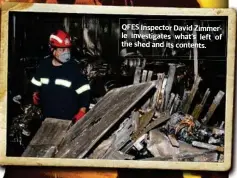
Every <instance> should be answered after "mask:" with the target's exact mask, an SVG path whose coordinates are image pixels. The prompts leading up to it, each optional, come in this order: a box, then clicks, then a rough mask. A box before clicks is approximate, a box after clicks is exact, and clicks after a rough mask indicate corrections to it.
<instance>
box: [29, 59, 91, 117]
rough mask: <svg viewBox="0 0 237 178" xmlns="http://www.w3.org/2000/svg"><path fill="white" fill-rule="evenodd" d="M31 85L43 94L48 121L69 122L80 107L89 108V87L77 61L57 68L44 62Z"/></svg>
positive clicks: (41, 102) (43, 105) (49, 61)
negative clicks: (59, 120) (51, 118)
mask: <svg viewBox="0 0 237 178" xmlns="http://www.w3.org/2000/svg"><path fill="white" fill-rule="evenodd" d="M31 83H32V84H33V85H34V88H35V89H34V91H38V92H39V93H40V105H41V107H42V111H43V115H44V117H45V118H46V117H53V118H59V119H66V120H70V119H72V118H73V117H74V115H75V114H76V113H77V112H78V111H79V109H80V108H81V107H86V108H88V107H89V103H90V86H89V84H88V81H87V79H86V78H85V77H84V76H83V75H82V74H81V73H80V71H79V69H78V67H77V64H76V63H75V62H74V61H69V62H67V63H65V64H63V65H61V66H54V65H53V64H52V60H51V59H44V60H43V61H42V62H41V64H40V66H39V68H38V69H37V71H36V74H35V76H34V77H33V78H32V80H31Z"/></svg>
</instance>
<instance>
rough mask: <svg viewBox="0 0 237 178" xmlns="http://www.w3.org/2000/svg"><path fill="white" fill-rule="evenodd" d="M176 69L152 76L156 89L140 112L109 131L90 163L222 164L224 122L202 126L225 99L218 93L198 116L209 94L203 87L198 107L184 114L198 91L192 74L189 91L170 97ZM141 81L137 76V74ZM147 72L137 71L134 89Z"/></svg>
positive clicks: (91, 155)
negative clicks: (111, 160)
mask: <svg viewBox="0 0 237 178" xmlns="http://www.w3.org/2000/svg"><path fill="white" fill-rule="evenodd" d="M175 70H176V65H173V64H171V65H170V67H169V73H168V76H165V74H163V73H162V74H157V80H156V81H154V82H155V88H156V91H155V92H154V94H153V95H152V96H151V97H150V98H149V99H148V100H147V101H145V102H144V103H143V105H142V106H141V107H139V108H135V109H134V110H133V111H132V112H131V114H130V116H129V117H127V118H126V119H125V120H124V121H123V122H122V123H121V124H120V126H119V128H118V129H117V130H116V131H115V132H113V133H112V135H111V136H110V137H109V138H107V139H105V140H104V141H102V142H101V143H100V144H99V145H98V146H97V147H96V148H95V149H94V150H93V151H92V153H91V154H89V156H88V158H92V159H121V160H125V159H130V160H143V159H145V160H169V161H170V160H180V161H190V160H192V161H210V162H216V161H222V160H220V158H221V155H222V154H223V152H224V134H225V132H224V128H223V125H224V122H222V124H221V126H219V127H209V126H207V123H208V121H209V120H210V118H211V117H212V115H213V113H214V111H215V109H216V108H217V107H218V105H219V104H220V101H221V100H222V98H223V97H224V92H222V91H219V92H218V93H217V95H216V97H215V98H214V100H213V103H212V105H211V106H210V107H209V110H208V111H207V113H206V115H205V117H203V118H200V115H201V113H202V112H204V111H203V107H204V105H205V103H206V101H207V99H208V97H209V95H210V92H211V91H210V89H209V88H208V89H207V90H206V92H205V94H204V96H203V99H202V101H201V102H200V104H197V105H196V106H195V108H194V110H193V112H192V113H191V114H188V113H189V111H190V108H191V104H192V102H193V99H194V97H195V94H196V92H197V91H198V86H199V83H200V82H201V81H202V79H201V77H199V76H197V78H196V80H195V81H194V84H193V87H192V89H191V91H185V92H184V96H183V98H182V99H181V98H180V96H179V95H178V94H175V93H171V89H172V85H173V81H174V76H175ZM141 74H142V76H141V82H140V76H139V75H141ZM151 75H152V71H145V70H144V71H143V73H142V71H141V69H140V68H137V69H136V72H135V77H134V85H136V84H138V83H144V82H150V80H151Z"/></svg>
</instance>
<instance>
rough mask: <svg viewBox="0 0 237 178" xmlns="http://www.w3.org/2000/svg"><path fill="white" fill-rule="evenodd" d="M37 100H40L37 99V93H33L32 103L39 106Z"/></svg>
mask: <svg viewBox="0 0 237 178" xmlns="http://www.w3.org/2000/svg"><path fill="white" fill-rule="evenodd" d="M39 100H40V98H39V92H34V94H33V103H34V104H35V105H39Z"/></svg>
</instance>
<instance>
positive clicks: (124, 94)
mask: <svg viewBox="0 0 237 178" xmlns="http://www.w3.org/2000/svg"><path fill="white" fill-rule="evenodd" d="M154 87H155V83H154V82H149V83H142V84H137V85H130V86H126V87H122V88H117V89H114V90H111V91H109V92H108V93H107V94H106V95H105V97H104V98H102V99H101V100H100V102H99V103H97V104H96V105H95V106H94V107H93V108H92V110H90V111H89V112H88V113H87V114H86V115H85V116H84V117H83V118H82V119H81V120H79V121H80V122H77V123H76V124H75V125H74V126H73V127H72V128H71V129H70V130H69V131H68V133H67V134H66V136H65V139H64V140H63V142H62V143H61V144H60V147H59V149H58V153H57V154H56V155H55V157H61V158H83V157H84V156H86V154H87V153H88V152H89V151H90V150H91V149H92V147H93V146H95V144H96V143H97V142H98V141H99V140H100V139H101V138H102V137H103V136H104V135H105V134H106V133H107V132H108V131H109V130H110V129H111V127H113V126H114V125H115V124H116V123H117V122H118V121H119V120H120V119H121V118H122V117H123V116H124V115H125V114H126V113H127V112H128V111H129V110H130V109H131V108H132V107H134V105H135V104H136V103H137V102H138V101H139V100H141V99H142V97H143V96H144V95H145V94H147V93H148V92H149V91H150V90H151V89H152V88H154Z"/></svg>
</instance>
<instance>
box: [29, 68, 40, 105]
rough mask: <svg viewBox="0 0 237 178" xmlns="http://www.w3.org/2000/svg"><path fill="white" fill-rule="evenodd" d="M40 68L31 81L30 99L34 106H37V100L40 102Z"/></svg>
mask: <svg viewBox="0 0 237 178" xmlns="http://www.w3.org/2000/svg"><path fill="white" fill-rule="evenodd" d="M41 75H42V72H41V66H40V67H39V68H38V69H37V70H36V73H35V75H34V76H33V77H32V79H31V84H32V87H33V89H32V93H33V95H32V99H33V103H34V104H35V105H38V104H39V100H40V89H41V86H42V81H41Z"/></svg>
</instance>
